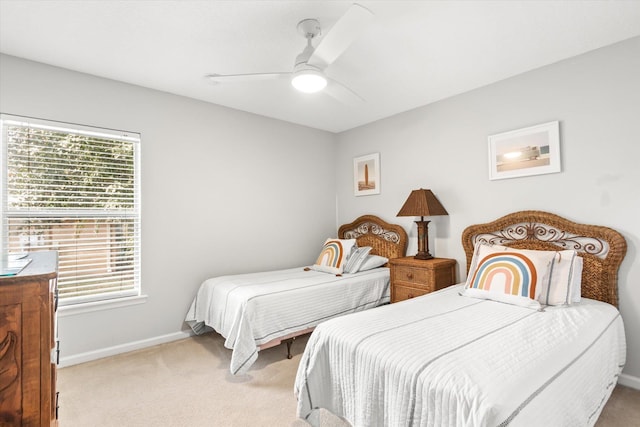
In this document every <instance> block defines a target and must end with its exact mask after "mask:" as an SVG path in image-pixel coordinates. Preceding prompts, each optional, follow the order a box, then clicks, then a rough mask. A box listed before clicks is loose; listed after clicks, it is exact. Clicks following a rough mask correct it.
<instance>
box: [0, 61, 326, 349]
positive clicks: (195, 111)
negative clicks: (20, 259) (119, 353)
mask: <svg viewBox="0 0 640 427" xmlns="http://www.w3.org/2000/svg"><path fill="white" fill-rule="evenodd" d="M203 90H206V88H205V87H203ZM0 111H1V112H3V113H8V114H16V115H25V116H31V117H39V118H44V119H51V120H59V121H66V122H73V123H81V124H85V125H93V126H100V127H107V128H114V129H123V130H129V131H136V132H140V133H141V134H142V224H143V226H142V227H143V228H142V242H143V243H142V287H143V292H144V293H145V294H146V295H148V300H147V302H146V303H145V304H141V305H134V306H130V307H124V308H117V309H111V310H106V311H98V312H92V313H84V314H78V315H74V316H65V317H63V316H61V317H60V318H59V333H60V338H61V341H62V343H61V350H62V354H61V355H62V359H63V361H64V360H65V359H67V360H68V359H69V358H74V357H75V358H78V356H82V355H83V354H90V355H92V354H94V353H95V354H97V355H100V354H103V353H101V352H103V350H104V349H108V348H116V349H127V348H130V347H127V346H129V345H130V344H131V343H135V342H138V341H142V342H143V343H145V342H151V343H153V342H154V341H153V340H156V339H158V337H161V338H162V337H168V338H167V339H171V338H175V337H176V336H181V334H179V331H181V330H186V329H187V327H186V326H185V325H184V323H183V320H184V316H185V314H186V312H187V309H188V307H189V304H190V303H191V299H192V298H193V296H194V295H195V292H196V290H197V288H198V286H199V285H200V283H201V282H202V281H203V280H204V279H205V278H208V277H210V276H213V275H220V274H227V273H234V272H250V271H258V270H265V269H274V268H281V267H282V268H283V267H293V266H297V265H305V264H310V263H312V262H313V261H314V260H315V257H316V255H317V251H318V250H319V246H318V245H321V243H322V242H323V241H324V239H325V238H326V237H327V236H329V235H332V234H335V233H336V229H335V179H334V176H335V173H334V169H335V168H334V159H335V137H334V136H333V135H332V134H330V133H327V132H322V131H317V130H313V129H310V128H305V127H302V126H298V125H293V124H289V123H285V122H282V121H277V120H273V119H268V118H264V117H261V116H257V115H252V114H248V113H244V112H240V111H236V110H231V109H228V108H224V107H219V106H215V105H212V104H207V103H204V102H200V101H195V100H191V99H187V98H183V97H179V96H175V95H170V94H167V93H163V92H158V91H154V90H149V89H144V88H141V87H137V86H132V85H128V84H124V83H120V82H115V81H111V80H106V79H102V78H98V77H94V76H89V75H86V74H81V73H75V72H72V71H68V70H64V69H60V68H55V67H51V66H47V65H43V64H39V63H34V62H29V61H25V60H21V59H18V58H15V57H10V56H6V55H2V56H0ZM89 358H90V357H89ZM80 360H82V357H80Z"/></svg>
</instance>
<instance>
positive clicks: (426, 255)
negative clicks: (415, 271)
mask: <svg viewBox="0 0 640 427" xmlns="http://www.w3.org/2000/svg"><path fill="white" fill-rule="evenodd" d="M414 258H415V259H432V258H433V255H431V254H430V253H429V252H418V253H417V254H416V255H415V256H414Z"/></svg>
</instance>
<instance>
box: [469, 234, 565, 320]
mask: <svg viewBox="0 0 640 427" xmlns="http://www.w3.org/2000/svg"><path fill="white" fill-rule="evenodd" d="M554 254H555V252H546V251H530V250H521V249H513V248H506V247H504V246H498V247H494V246H489V245H486V244H478V245H476V248H475V251H474V257H473V259H472V269H470V270H469V276H468V277H467V282H466V284H465V288H464V290H463V292H462V294H463V295H466V296H470V297H475V298H483V299H490V300H494V301H500V302H505V303H508V304H514V305H519V306H522V307H529V308H536V309H539V308H540V302H538V300H537V298H538V297H539V295H540V290H541V288H542V286H543V284H544V283H545V282H546V281H547V280H548V279H549V266H550V264H551V262H552V260H553V257H554Z"/></svg>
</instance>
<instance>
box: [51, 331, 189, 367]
mask: <svg viewBox="0 0 640 427" xmlns="http://www.w3.org/2000/svg"><path fill="white" fill-rule="evenodd" d="M193 335H194V334H193V332H189V331H180V332H174V333H172V334H167V335H160V336H157V337H153V338H147V339H144V340H140V341H134V342H130V343H126V344H120V345H116V346H113V347H106V348H101V349H98V350H93V351H88V352H86V353H80V354H75V355H73V356H67V357H64V356H63V357H61V358H60V363H59V364H58V367H60V368H64V367H67V366H73V365H78V364H80V363H85V362H91V361H92V360H98V359H102V358H105V357H109V356H115V355H117V354H122V353H128V352H130V351H134V350H141V349H143V348H147V347H152V346H154V345H158V344H164V343H168V342H171V341H177V340H181V339H184V338H189V337H191V336H193Z"/></svg>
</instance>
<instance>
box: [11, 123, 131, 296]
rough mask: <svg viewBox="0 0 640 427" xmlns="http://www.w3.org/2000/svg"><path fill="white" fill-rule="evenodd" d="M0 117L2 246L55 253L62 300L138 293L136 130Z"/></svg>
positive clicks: (14, 252)
mask: <svg viewBox="0 0 640 427" xmlns="http://www.w3.org/2000/svg"><path fill="white" fill-rule="evenodd" d="M0 123H1V128H2V136H1V138H2V143H1V148H2V151H1V163H2V167H1V172H2V174H1V175H0V194H1V197H2V201H1V203H2V207H1V212H0V215H1V219H2V226H1V227H0V237H1V238H2V241H1V242H0V244H1V245H2V252H3V253H5V254H9V256H17V255H18V254H22V253H24V252H34V251H42V250H56V251H58V259H59V268H58V289H59V292H60V304H61V305H70V304H78V303H83V302H90V301H98V300H105V299H111V298H120V297H129V296H137V295H140V185H139V176H140V167H139V157H140V135H139V134H132V133H124V132H118V131H113V130H107V129H97V128H89V127H85V126H79V125H73V124H67V123H58V122H48V121H44V120H38V119H31V118H25V117H16V116H9V115H4V114H3V115H1V116H0Z"/></svg>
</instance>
